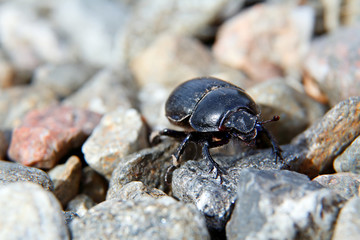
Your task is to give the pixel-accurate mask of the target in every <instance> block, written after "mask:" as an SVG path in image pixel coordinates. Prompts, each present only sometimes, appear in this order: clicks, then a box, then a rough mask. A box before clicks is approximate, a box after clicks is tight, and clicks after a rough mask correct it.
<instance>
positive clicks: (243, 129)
mask: <svg viewBox="0 0 360 240" xmlns="http://www.w3.org/2000/svg"><path fill="white" fill-rule="evenodd" d="M256 120H257V118H256V116H255V115H253V114H251V113H248V112H247V111H244V110H241V111H238V112H234V113H233V114H231V115H230V116H229V118H228V120H227V121H226V123H225V127H227V128H233V129H236V130H237V131H239V132H240V133H249V132H251V131H252V130H253V129H254V127H255V123H256Z"/></svg>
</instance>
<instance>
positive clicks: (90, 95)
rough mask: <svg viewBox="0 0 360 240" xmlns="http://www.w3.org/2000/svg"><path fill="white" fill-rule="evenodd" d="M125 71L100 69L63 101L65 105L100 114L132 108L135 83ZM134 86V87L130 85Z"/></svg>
mask: <svg viewBox="0 0 360 240" xmlns="http://www.w3.org/2000/svg"><path fill="white" fill-rule="evenodd" d="M130 81H131V78H130V77H129V76H127V73H125V71H123V72H121V73H117V72H115V71H113V70H110V69H104V70H100V71H99V72H98V73H96V74H95V75H94V76H93V77H92V78H91V79H90V80H89V81H87V82H86V84H84V85H83V86H82V87H81V88H80V89H79V90H78V91H76V92H75V93H73V94H72V95H70V96H69V97H68V98H66V99H65V100H64V101H63V104H64V105H67V106H74V107H79V108H85V109H88V110H91V111H94V112H97V113H100V114H104V113H107V112H111V111H114V110H116V109H117V108H118V107H123V108H130V107H132V106H133V105H134V104H133V102H134V100H133V99H134V96H135V94H134V91H133V88H134V87H133V84H131V85H129V83H128V82H130ZM130 86H132V87H130Z"/></svg>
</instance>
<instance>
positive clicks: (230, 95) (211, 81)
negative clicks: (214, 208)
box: [158, 77, 282, 182]
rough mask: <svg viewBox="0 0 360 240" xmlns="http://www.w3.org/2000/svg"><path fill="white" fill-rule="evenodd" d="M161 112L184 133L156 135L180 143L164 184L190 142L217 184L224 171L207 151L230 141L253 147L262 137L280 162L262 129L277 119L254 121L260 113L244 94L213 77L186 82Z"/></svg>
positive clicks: (278, 151) (278, 152)
mask: <svg viewBox="0 0 360 240" xmlns="http://www.w3.org/2000/svg"><path fill="white" fill-rule="evenodd" d="M165 111H166V117H167V118H168V119H169V121H170V122H171V123H172V124H174V125H178V126H181V127H182V128H184V130H185V131H176V130H171V129H164V130H162V131H160V132H159V133H158V134H159V135H165V136H170V137H174V138H178V139H182V142H181V144H180V145H179V147H178V149H177V151H176V152H175V154H173V155H172V157H173V166H171V167H170V168H169V169H168V171H167V174H166V181H167V182H168V174H169V173H170V172H172V171H173V170H174V169H175V168H176V167H178V166H179V158H180V156H181V154H182V153H183V151H184V149H185V147H186V145H187V144H188V143H189V142H190V141H192V142H195V143H199V144H201V145H202V153H203V155H204V157H205V158H207V159H208V160H209V161H210V163H211V164H212V168H211V171H213V170H215V171H216V177H218V176H220V180H221V181H222V178H221V173H225V171H224V170H223V169H222V168H221V167H220V166H219V165H218V164H217V163H216V162H215V161H214V159H213V158H212V157H211V155H210V153H209V148H214V147H219V146H222V145H224V144H227V143H228V142H229V140H230V139H231V138H232V137H233V138H238V139H240V140H241V141H243V142H245V143H247V144H255V141H256V138H257V136H258V134H259V133H263V134H264V135H265V136H266V137H267V138H268V139H269V140H270V142H271V144H272V148H273V152H274V153H275V156H276V161H277V159H278V158H280V159H281V160H282V155H281V149H280V146H279V145H278V143H277V142H276V141H275V139H274V138H273V137H272V135H271V134H270V133H269V132H268V131H267V130H266V129H265V128H264V127H263V124H264V123H267V122H271V121H277V120H279V118H280V117H279V116H274V117H273V119H271V120H268V121H265V122H260V121H258V118H259V115H260V113H259V109H258V106H257V105H256V103H255V102H254V100H253V99H252V98H251V97H250V96H249V95H248V94H247V93H246V92H245V90H243V89H242V88H239V87H237V86H235V85H233V84H231V83H228V82H226V81H223V80H220V79H217V78H213V77H201V78H195V79H191V80H188V81H186V82H184V83H182V84H181V85H179V86H178V87H177V88H176V89H175V90H174V91H173V92H172V93H171V94H170V96H169V98H168V100H167V102H166V105H165ZM219 172H220V173H219Z"/></svg>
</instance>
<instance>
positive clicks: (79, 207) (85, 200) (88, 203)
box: [66, 194, 96, 217]
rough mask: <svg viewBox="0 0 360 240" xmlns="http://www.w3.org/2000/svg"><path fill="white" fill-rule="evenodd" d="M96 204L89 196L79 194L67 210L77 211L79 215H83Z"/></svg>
mask: <svg viewBox="0 0 360 240" xmlns="http://www.w3.org/2000/svg"><path fill="white" fill-rule="evenodd" d="M95 205H96V203H95V202H94V201H93V200H92V199H91V198H90V197H89V196H87V195H85V194H79V195H77V196H76V197H75V198H74V199H72V200H71V201H70V202H69V203H68V205H67V208H66V210H67V211H69V212H75V213H76V215H78V216H79V217H83V216H84V215H85V214H86V213H87V211H88V210H89V209H90V208H92V207H93V206H95Z"/></svg>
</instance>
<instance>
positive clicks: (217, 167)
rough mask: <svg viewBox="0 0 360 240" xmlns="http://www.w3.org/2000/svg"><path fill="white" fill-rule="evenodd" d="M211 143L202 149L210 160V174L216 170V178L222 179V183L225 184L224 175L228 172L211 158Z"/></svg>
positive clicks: (206, 143)
mask: <svg viewBox="0 0 360 240" xmlns="http://www.w3.org/2000/svg"><path fill="white" fill-rule="evenodd" d="M209 146H210V145H209V143H208V142H205V143H204V145H203V148H202V152H203V155H204V157H205V158H206V159H208V160H209V161H210V163H211V165H212V167H211V170H210V172H212V171H213V170H214V169H215V170H216V172H215V174H216V178H218V177H220V183H222V182H223V178H222V174H226V171H225V170H224V169H222V168H221V167H220V165H219V164H218V163H217V162H215V160H214V159H213V158H212V157H211V155H210V151H209Z"/></svg>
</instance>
